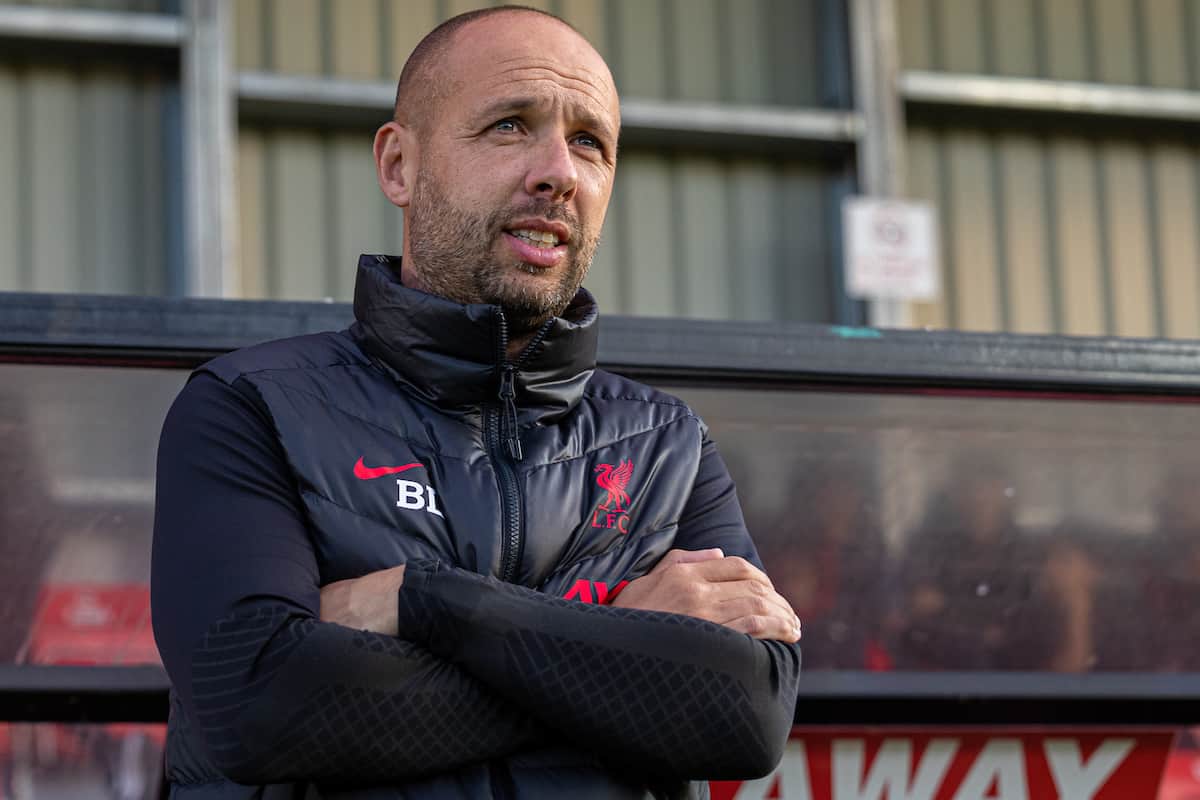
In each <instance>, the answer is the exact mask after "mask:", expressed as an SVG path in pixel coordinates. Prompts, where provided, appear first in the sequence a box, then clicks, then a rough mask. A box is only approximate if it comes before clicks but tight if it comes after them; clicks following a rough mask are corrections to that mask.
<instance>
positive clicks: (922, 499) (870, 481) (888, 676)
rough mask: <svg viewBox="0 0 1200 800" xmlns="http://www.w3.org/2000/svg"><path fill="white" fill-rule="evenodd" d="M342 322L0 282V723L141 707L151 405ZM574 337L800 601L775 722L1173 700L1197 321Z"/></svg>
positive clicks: (1199, 632)
mask: <svg viewBox="0 0 1200 800" xmlns="http://www.w3.org/2000/svg"><path fill="white" fill-rule="evenodd" d="M350 319H351V312H350V309H349V307H348V306H346V305H344V304H329V303H293V302H287V303H285V302H256V301H217V300H172V299H150V298H126V297H84V296H64V295H40V294H0V580H3V583H0V586H3V587H5V588H3V589H0V631H2V632H0V722H3V721H8V722H56V723H105V724H109V723H151V722H162V721H163V720H165V718H166V709H167V704H166V680H165V676H164V675H163V673H162V672H161V669H160V668H158V667H157V666H153V664H155V663H156V656H155V654H154V650H153V642H152V639H151V638H150V636H149V628H148V603H147V599H146V598H147V593H146V590H145V586H146V582H147V578H148V568H149V565H148V543H149V529H150V524H151V520H152V503H153V458H154V445H155V442H156V440H157V434H158V429H159V426H160V425H161V421H162V416H163V414H165V411H166V408H167V407H168V406H169V404H170V401H171V399H172V398H173V396H174V394H175V393H176V392H177V391H178V389H179V387H180V386H181V385H182V384H183V381H184V380H185V379H186V375H187V372H188V370H189V369H190V368H192V367H194V366H196V365H198V364H200V363H202V362H204V361H205V360H207V359H208V358H211V357H213V356H215V355H218V354H220V353H222V352H225V351H228V350H230V349H234V348H237V347H241V346H244V345H248V344H252V343H255V342H260V341H265V340H268V339H273V338H279V337H284V336H292V335H297V334H301V333H309V332H314V331H319V330H333V329H338V328H342V327H344V326H345V325H346V324H347V323H348V322H349V321H350ZM599 361H600V365H601V366H603V367H605V368H607V369H611V370H614V371H617V372H621V373H624V374H627V375H629V376H631V377H634V378H637V379H639V380H643V381H646V382H649V383H652V384H655V385H657V386H660V387H662V388H664V389H666V390H668V391H671V392H673V393H675V394H678V395H680V396H682V397H683V398H684V399H685V400H687V401H688V402H689V403H690V404H691V405H692V406H693V408H695V409H696V410H697V411H698V413H699V414H700V416H701V417H702V418H703V419H705V421H706V423H707V424H708V425H709V427H710V429H711V431H712V434H713V437H714V438H715V439H716V440H717V442H718V444H719V446H720V447H721V450H722V452H723V454H724V456H725V458H726V461H727V463H728V464H729V467H730V470H731V472H732V473H733V475H734V477H735V479H736V480H737V483H738V487H739V494H740V495H741V497H742V503H743V507H744V509H745V511H746V517H747V523H748V525H749V527H750V530H751V532H752V533H753V534H754V536H755V540H756V543H757V544H758V547H759V550H760V553H761V555H762V557H763V560H764V563H765V564H766V565H767V568H768V571H769V572H770V573H771V575H772V578H773V580H774V581H775V583H776V585H777V588H779V589H780V591H781V592H782V593H783V594H785V596H787V597H788V599H789V600H791V602H792V603H793V605H794V606H795V607H796V608H797V609H798V610H799V611H800V613H801V617H802V619H804V620H805V626H806V627H805V637H804V645H805V660H806V672H805V675H804V677H803V683H802V689H801V697H800V702H799V704H798V706H797V711H796V722H797V724H798V725H803V726H825V727H827V728H829V729H842V728H846V727H847V726H850V727H854V726H859V727H862V726H870V727H874V726H913V725H921V726H929V725H940V726H950V727H951V728H953V729H963V730H965V728H964V727H963V726H988V727H995V726H1008V725H1022V726H1031V725H1032V726H1045V725H1058V726H1063V725H1066V726H1076V727H1078V726H1097V725H1100V726H1106V727H1108V728H1115V729H1130V730H1132V729H1133V728H1135V727H1136V726H1156V727H1157V728H1163V727H1170V728H1174V729H1179V728H1181V727H1183V726H1190V725H1196V724H1200V531H1198V530H1197V529H1198V528H1200V493H1197V492H1196V491H1195V489H1196V486H1197V478H1198V476H1200V342H1190V341H1165V340H1133V339H1112V338H1084V337H1056V336H1015V335H1003V334H973V333H961V332H947V331H936V332H928V331H891V330H875V329H871V328H844V327H837V326H833V327H830V326H812V325H799V324H766V323H728V322H701V321H679V320H665V319H646V318H629V317H617V316H610V317H604V318H603V320H602V334H601V343H600V356H599ZM89 625H90V627H89ZM864 729H865V728H864ZM982 746H983V745H981V747H982ZM0 749H3V738H2V737H0ZM811 757H812V756H811V755H810V758H811ZM1197 763H1198V764H1200V762H1197ZM1197 783H1198V784H1200V777H1197ZM768 789H769V787H768ZM736 791H741V789H737V790H736ZM771 791H776V792H778V791H779V790H778V786H776V787H775V789H774V790H771ZM981 791H982V790H981ZM716 794H717V795H721V793H720V792H717V793H716ZM1035 794H1036V792H1035ZM818 795H819V793H818ZM721 796H730V797H733V796H738V797H741V796H743V795H741V794H736V792H735V790H734V789H730V790H729V791H728V792H727V793H726V794H725V795H721ZM747 796H748V795H747ZM772 796H776V795H772ZM819 796H824V795H819ZM989 796H990V795H989ZM1103 796H1104V795H1101V794H1098V795H1096V797H1103ZM1161 796H1163V797H1165V796H1166V795H1161ZM1181 796H1182V795H1181Z"/></svg>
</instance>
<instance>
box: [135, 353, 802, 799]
mask: <svg viewBox="0 0 1200 800" xmlns="http://www.w3.org/2000/svg"><path fill="white" fill-rule="evenodd" d="M288 475H289V471H288V467H287V464H286V459H285V456H284V454H283V452H282V450H281V448H280V447H279V445H278V443H277V442H276V441H275V439H274V436H273V435H272V431H271V423H270V421H269V420H268V419H267V417H266V415H265V413H264V412H263V411H262V410H261V409H260V408H259V406H258V404H257V402H256V400H255V398H254V397H253V394H252V392H250V391H249V390H247V389H246V388H245V387H243V386H241V385H236V386H235V387H232V388H231V387H228V386H226V385H225V384H223V383H221V382H219V381H217V380H215V379H213V378H210V377H208V376H204V375H201V376H199V377H197V378H195V379H193V380H192V381H191V383H189V385H188V386H187V387H186V388H185V390H184V392H183V393H182V394H181V395H180V398H179V399H178V400H177V401H176V404H175V405H174V406H173V408H172V410H171V413H170V414H169V415H168V418H167V421H166V424H165V426H164V430H163V434H162V439H161V441H160V448H159V471H158V489H157V491H158V500H157V504H156V519H155V537H154V565H153V586H152V592H153V609H154V626H155V635H156V638H157V640H158V644H159V649H160V652H161V654H162V657H163V662H164V665H165V666H166V668H167V671H168V673H169V674H170V676H171V679H172V683H173V685H174V687H175V691H176V693H177V696H178V703H179V704H180V705H181V706H182V708H183V711H184V713H185V714H186V715H187V717H188V718H189V723H190V724H194V725H195V726H196V727H197V728H199V730H200V733H201V734H202V736H203V738H204V741H205V742H206V744H207V750H208V753H207V755H208V756H209V758H208V759H206V760H205V761H196V762H191V761H189V762H187V763H175V764H169V769H171V770H173V772H172V774H173V777H174V778H175V779H177V780H184V781H187V782H193V781H194V782H201V781H205V780H211V779H213V778H216V777H220V776H225V777H228V778H231V779H233V780H235V781H238V782H241V783H247V784H268V783H280V782H287V781H300V780H313V781H320V782H327V783H335V784H336V783H342V784H347V785H349V784H359V785H361V784H364V783H373V784H379V783H403V782H405V781H406V780H409V779H412V778H416V777H418V776H424V775H430V774H439V773H445V772H449V771H453V770H454V769H455V768H456V767H460V766H462V765H465V764H469V763H474V762H479V761H485V760H488V759H492V758H496V757H502V756H505V755H509V754H512V753H515V752H518V751H521V750H525V749H528V748H530V747H532V746H534V745H535V744H537V743H539V742H542V741H545V740H547V739H548V738H550V737H552V736H556V735H557V736H559V737H560V738H561V735H562V734H573V733H577V732H578V731H581V730H583V731H588V732H589V733H590V734H594V735H589V736H588V738H587V741H588V742H589V746H591V747H594V748H595V749H596V752H597V755H598V756H599V757H601V758H603V759H605V760H608V759H612V760H614V762H615V761H617V760H619V761H620V763H621V765H622V769H624V770H626V771H634V772H637V773H640V774H644V775H647V776H662V777H671V778H675V779H681V778H716V777H734V776H744V775H748V774H752V773H763V772H766V771H769V769H770V768H771V767H772V766H773V765H774V763H775V762H776V761H777V760H778V758H779V754H780V752H781V748H782V745H783V742H784V739H785V737H786V732H787V728H788V726H789V725H790V723H791V720H792V715H793V712H794V703H795V696H796V680H797V674H798V671H799V650H798V648H797V647H793V646H787V645H783V644H781V643H777V642H759V641H755V640H753V639H750V638H749V637H746V636H744V635H742V634H737V633H734V632H733V631H730V630H728V629H726V628H722V627H721V626H717V625H712V624H710V623H705V622H702V621H700V620H694V619H691V618H687V617H679V616H675V615H669V614H661V613H657V612H643V611H632V610H627V609H617V608H612V607H607V606H591V605H586V604H578V603H571V602H568V601H561V600H557V599H555V598H550V597H546V596H544V595H541V594H539V593H537V592H534V591H532V590H528V589H524V588H521V587H515V586H511V585H507V584H502V583H500V582H497V581H494V580H491V579H487V578H482V577H480V576H477V575H473V574H471V573H467V572H464V571H461V570H458V569H455V568H452V567H448V566H444V565H437V566H435V565H428V564H426V565H422V564H413V565H410V567H409V570H408V571H406V576H405V586H404V588H402V589H401V591H400V593H399V597H398V603H399V607H400V613H401V620H402V623H403V627H402V629H401V638H399V639H397V638H392V637H386V636H380V635H377V634H371V633H367V632H363V631H355V630H351V629H349V628H344V627H341V626H338V625H333V624H329V623H322V622H320V621H318V619H317V617H318V615H319V606H320V585H319V578H318V571H317V566H316V559H315V555H314V553H313V551H312V546H311V544H310V541H309V537H308V534H307V530H306V522H305V519H304V516H303V513H302V512H301V510H300V508H301V503H300V499H299V497H298V495H297V492H296V489H295V487H294V486H292V485H291V483H290V481H289V479H288V477H287V476H288ZM691 504H692V505H694V506H696V507H697V508H698V509H702V512H703V513H695V514H687V515H685V517H693V518H695V519H698V520H699V519H703V520H704V528H705V530H713V529H714V526H719V524H720V522H721V519H722V512H723V511H724V512H725V513H727V514H732V515H734V516H736V518H737V519H736V522H737V524H740V512H739V511H738V510H737V506H736V500H735V499H733V492H732V487H731V486H730V485H729V481H728V476H727V473H725V470H724V467H723V465H721V464H720V460H719V456H717V455H716V453H715V450H713V451H711V453H710V454H706V456H705V458H704V459H702V461H701V475H700V476H698V479H697V482H696V489H695V491H694V492H693V497H692V501H691ZM730 506H732V510H730ZM692 539H694V540H695V541H692ZM677 546H680V547H686V548H688V549H699V548H702V547H704V546H707V542H705V535H704V533H703V532H697V535H695V536H693V537H691V538H690V539H689V537H688V536H687V535H686V531H685V530H684V526H683V525H682V524H681V527H680V536H679V538H678V539H677Z"/></svg>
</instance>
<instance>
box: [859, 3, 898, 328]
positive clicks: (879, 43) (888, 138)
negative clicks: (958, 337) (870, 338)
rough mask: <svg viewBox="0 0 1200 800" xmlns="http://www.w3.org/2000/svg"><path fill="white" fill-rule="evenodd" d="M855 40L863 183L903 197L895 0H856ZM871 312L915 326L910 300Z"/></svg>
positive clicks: (882, 321)
mask: <svg viewBox="0 0 1200 800" xmlns="http://www.w3.org/2000/svg"><path fill="white" fill-rule="evenodd" d="M850 43H851V49H852V57H853V63H854V96H855V101H856V105H857V106H858V111H859V114H860V115H861V117H862V120H863V128H864V131H863V135H862V137H861V138H860V139H859V142H858V182H859V186H860V187H861V190H862V191H863V193H864V194H869V195H873V196H875V197H902V196H903V195H904V106H903V104H902V101H901V99H900V91H899V80H898V79H899V74H900V43H899V41H898V37H897V33H896V3H895V0H851V2H850ZM867 314H868V318H869V320H870V323H871V324H872V325H875V326H877V327H886V328H906V327H911V326H912V314H911V308H910V306H909V304H908V303H907V302H905V301H901V300H874V301H872V302H870V303H869V304H868V310H867Z"/></svg>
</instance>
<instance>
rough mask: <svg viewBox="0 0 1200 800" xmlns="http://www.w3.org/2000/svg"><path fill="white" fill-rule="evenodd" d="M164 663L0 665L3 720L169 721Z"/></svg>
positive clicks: (0, 718) (0, 698)
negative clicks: (84, 665) (111, 665)
mask: <svg viewBox="0 0 1200 800" xmlns="http://www.w3.org/2000/svg"><path fill="white" fill-rule="evenodd" d="M169 686H170V683H169V682H168V680H167V675H166V673H165V672H163V670H162V668H161V667H152V666H146V667H75V666H72V667H66V666H61V667H60V666H41V665H12V664H6V665H0V720H4V721H6V722H97V723H101V722H166V720H167V689H168V688H169Z"/></svg>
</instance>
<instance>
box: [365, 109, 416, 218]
mask: <svg viewBox="0 0 1200 800" xmlns="http://www.w3.org/2000/svg"><path fill="white" fill-rule="evenodd" d="M417 157H418V153H417V137H416V136H414V135H413V131H412V129H411V128H409V127H407V126H405V125H401V124H400V123H398V122H395V121H392V122H387V123H384V125H383V126H382V127H380V129H379V130H377V131H375V174H376V176H377V177H378V178H379V188H380V189H383V194H384V196H386V197H387V199H388V200H391V201H392V203H393V204H394V205H397V206H399V207H400V208H406V207H407V206H408V204H409V202H411V200H412V188H413V182H414V181H415V180H416V177H417Z"/></svg>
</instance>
